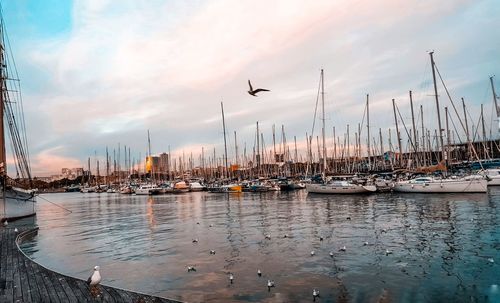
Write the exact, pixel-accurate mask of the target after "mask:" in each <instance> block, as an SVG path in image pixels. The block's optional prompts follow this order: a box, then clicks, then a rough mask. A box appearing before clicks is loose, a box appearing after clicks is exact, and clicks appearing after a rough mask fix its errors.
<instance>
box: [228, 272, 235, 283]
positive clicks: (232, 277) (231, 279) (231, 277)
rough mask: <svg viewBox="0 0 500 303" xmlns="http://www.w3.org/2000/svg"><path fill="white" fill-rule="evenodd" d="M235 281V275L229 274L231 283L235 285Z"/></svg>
mask: <svg viewBox="0 0 500 303" xmlns="http://www.w3.org/2000/svg"><path fill="white" fill-rule="evenodd" d="M233 280H234V276H233V274H232V273H229V282H231V284H233Z"/></svg>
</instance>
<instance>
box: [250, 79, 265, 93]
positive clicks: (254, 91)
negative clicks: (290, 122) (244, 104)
mask: <svg viewBox="0 0 500 303" xmlns="http://www.w3.org/2000/svg"><path fill="white" fill-rule="evenodd" d="M248 86H249V87H250V90H249V91H248V93H249V94H250V95H252V96H254V97H257V93H259V92H270V90H268V89H265V88H257V89H253V87H252V83H250V80H248Z"/></svg>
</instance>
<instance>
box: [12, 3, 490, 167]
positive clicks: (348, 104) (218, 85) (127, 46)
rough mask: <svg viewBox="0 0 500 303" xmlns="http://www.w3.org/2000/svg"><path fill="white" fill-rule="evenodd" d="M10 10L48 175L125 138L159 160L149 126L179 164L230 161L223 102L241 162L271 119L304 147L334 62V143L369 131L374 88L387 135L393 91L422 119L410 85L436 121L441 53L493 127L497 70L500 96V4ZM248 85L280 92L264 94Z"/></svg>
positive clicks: (35, 148)
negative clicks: (201, 157)
mask: <svg viewBox="0 0 500 303" xmlns="http://www.w3.org/2000/svg"><path fill="white" fill-rule="evenodd" d="M2 6H3V17H4V20H5V23H6V27H7V32H8V34H9V39H10V42H11V46H12V50H13V52H14V56H15V58H16V63H17V68H18V70H19V76H20V78H21V83H22V87H23V95H24V102H25V103H24V104H25V115H26V121H27V128H28V138H29V144H30V146H29V147H30V153H31V163H32V168H33V171H34V174H35V175H39V176H45V175H50V174H54V173H58V172H60V168H61V167H78V166H80V167H81V166H83V165H84V163H86V161H87V157H89V156H92V157H93V156H94V153H95V152H97V155H98V156H99V157H103V156H104V153H105V147H106V146H109V148H110V150H112V149H113V148H116V146H117V145H118V143H120V144H121V145H122V146H123V145H127V146H130V147H131V150H132V154H133V157H135V158H136V159H137V158H138V157H139V153H141V155H142V156H144V155H145V153H146V151H147V130H148V129H149V130H150V132H151V141H152V150H153V153H160V152H163V151H167V150H168V147H169V146H170V148H171V150H172V152H173V153H174V154H176V155H179V154H182V152H183V151H184V152H185V153H186V154H189V153H190V152H191V151H192V152H193V153H194V154H195V155H196V156H197V155H198V154H199V153H200V152H201V147H202V146H203V147H205V149H206V150H212V149H213V148H214V147H215V148H216V149H217V153H218V154H219V155H220V154H222V152H223V138H222V121H221V113H220V102H221V101H223V102H224V107H225V112H226V125H227V131H228V134H229V147H228V149H229V150H230V153H229V157H232V156H234V151H233V150H234V131H237V133H238V145H239V147H240V150H242V149H243V145H244V143H245V142H246V144H247V152H248V153H250V150H251V148H252V147H253V144H254V134H255V122H256V121H259V123H260V126H261V130H262V131H263V132H264V136H265V144H266V146H267V147H270V146H271V140H272V139H271V128H272V125H273V124H276V127H277V128H281V125H282V124H283V125H285V130H286V135H287V140H288V141H289V142H292V140H293V136H297V140H298V141H299V145H300V146H303V145H304V144H302V143H303V142H304V141H305V134H306V132H308V133H310V132H311V127H312V123H313V114H314V106H315V102H316V94H317V88H318V81H319V74H320V69H322V68H323V69H324V70H325V102H326V105H325V106H326V124H327V136H328V137H329V139H328V140H329V142H331V136H332V128H333V126H335V127H336V129H337V135H340V136H341V137H342V135H343V133H344V132H345V129H346V124H350V125H351V135H352V136H353V137H354V135H353V133H354V131H355V130H353V129H355V128H357V124H358V123H361V121H362V119H363V111H364V105H365V100H366V94H367V93H369V94H370V101H371V104H370V124H371V130H372V131H373V133H378V129H379V128H382V130H383V132H384V136H385V137H387V129H388V128H393V127H394V119H393V113H392V104H391V99H392V98H395V99H396V101H397V102H398V106H399V109H400V110H401V112H402V115H403V118H404V119H405V123H407V124H408V125H410V123H411V122H410V120H408V119H409V118H410V111H409V105H408V91H409V90H413V91H414V97H415V99H414V101H415V106H419V105H420V104H423V106H424V115H425V116H424V117H425V119H427V121H429V122H428V123H429V125H433V123H434V121H435V119H436V114H435V103H434V99H433V96H431V94H432V93H433V92H432V76H431V70H430V62H429V54H428V52H429V51H431V50H434V51H435V60H436V63H437V65H438V68H439V70H440V72H441V74H442V76H443V77H444V80H445V81H446V84H447V86H448V88H449V89H450V92H451V95H452V97H453V98H454V99H455V100H456V101H457V102H458V101H459V100H460V98H461V97H464V98H465V100H466V102H467V104H468V106H469V111H470V115H471V118H472V120H473V121H474V122H472V123H474V124H477V119H478V117H479V110H478V108H479V106H480V104H481V103H484V107H485V110H486V112H487V113H486V116H487V124H488V128H489V127H490V125H491V124H492V118H491V113H492V108H493V107H492V94H491V89H490V83H489V76H491V75H495V74H497V77H496V78H495V83H496V86H497V93H498V92H499V91H500V80H499V79H500V30H499V29H500V2H499V1H497V0H470V1H469V0H449V1H447V0H442V1H435V0H406V1H401V0H388V1H373V0H365V1H356V0H345V1H344V0H341V1H334V0H325V1H319V0H317V1H306V0H304V1H300V0H282V1H256V0H250V1H246V0H241V1H231V0H220V1H174V0H168V1H160V0H149V1H137V0H116V1H106V0H82V1H78V0H75V1H69V0H68V1H58V0H45V1H39V0H4V1H2ZM248 79H251V80H252V83H253V84H254V87H264V88H268V89H270V90H271V92H269V93H262V94H261V95H260V96H259V97H257V98H255V97H252V96H250V95H249V94H247V92H246V91H247V90H248V87H247V80H248ZM439 94H440V97H441V99H442V100H443V103H442V105H443V106H450V105H449V101H447V100H446V99H445V97H446V94H445V92H444V91H443V90H442V89H440V92H439ZM454 119H455V123H457V125H458V122H457V119H456V118H454ZM317 123H320V121H319V120H317ZM496 123H497V122H494V121H493V124H495V125H496ZM426 124H427V123H426ZM318 129H319V128H317V129H316V132H315V135H316V134H319V133H318ZM497 131H498V130H497V127H496V126H495V127H493V132H492V133H493V135H494V136H497V137H498V132H497ZM363 135H365V134H363ZM352 140H353V139H352ZM365 140H366V139H365ZM386 145H387V143H386Z"/></svg>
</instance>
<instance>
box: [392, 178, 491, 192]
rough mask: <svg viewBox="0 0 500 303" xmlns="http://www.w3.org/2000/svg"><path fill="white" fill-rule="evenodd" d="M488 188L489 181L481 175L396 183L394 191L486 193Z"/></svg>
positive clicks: (416, 179) (421, 179)
mask: <svg viewBox="0 0 500 303" xmlns="http://www.w3.org/2000/svg"><path fill="white" fill-rule="evenodd" d="M487 186H488V181H487V180H486V178H485V177H484V176H481V175H470V176H466V177H455V176H452V177H449V178H436V177H430V176H424V177H417V178H414V179H410V180H404V181H396V182H394V185H393V190H394V191H396V192H404V193H485V192H486V191H487Z"/></svg>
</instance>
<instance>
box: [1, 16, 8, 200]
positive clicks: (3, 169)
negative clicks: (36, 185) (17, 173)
mask: <svg viewBox="0 0 500 303" xmlns="http://www.w3.org/2000/svg"><path fill="white" fill-rule="evenodd" d="M2 21H3V20H2ZM0 35H1V37H3V22H2V24H0ZM4 51H5V49H4V43H3V39H0V178H1V182H2V185H3V186H2V187H3V188H2V189H3V190H4V189H5V186H6V185H7V184H6V183H7V178H6V177H7V155H6V152H5V130H4V121H3V119H4V111H5V108H4V101H5V100H4V99H5V98H4V96H5V94H6V91H7V84H6V82H5V81H6V76H7V73H6V71H5V56H4ZM3 192H5V191H3Z"/></svg>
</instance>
